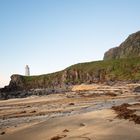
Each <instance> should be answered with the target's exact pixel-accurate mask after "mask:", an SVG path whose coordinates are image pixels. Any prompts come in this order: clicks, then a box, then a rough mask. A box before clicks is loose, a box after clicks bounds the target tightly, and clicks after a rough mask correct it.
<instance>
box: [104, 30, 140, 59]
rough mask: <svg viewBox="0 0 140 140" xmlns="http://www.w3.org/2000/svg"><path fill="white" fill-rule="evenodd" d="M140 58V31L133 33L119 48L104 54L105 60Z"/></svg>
mask: <svg viewBox="0 0 140 140" xmlns="http://www.w3.org/2000/svg"><path fill="white" fill-rule="evenodd" d="M133 57H140V31H138V32H136V33H133V34H131V35H129V36H128V38H127V39H126V40H125V41H124V42H123V43H122V44H121V45H120V46H119V47H115V48H112V49H110V50H109V51H107V52H106V53H105V54H104V60H109V59H120V58H133Z"/></svg>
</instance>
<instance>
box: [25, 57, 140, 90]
mask: <svg viewBox="0 0 140 140" xmlns="http://www.w3.org/2000/svg"><path fill="white" fill-rule="evenodd" d="M64 71H67V73H68V75H70V74H71V72H72V71H78V72H79V73H80V75H86V74H89V75H93V76H94V75H96V76H97V77H98V76H99V73H102V76H103V77H104V78H105V79H106V80H140V57H137V58H127V59H116V60H104V61H94V62H88V63H79V64H76V65H73V66H70V67H68V68H66V69H65V70H63V71H60V72H56V73H52V74H45V75H39V76H29V77H26V76H24V77H23V79H24V82H25V83H28V84H27V85H29V84H30V85H31V84H32V83H34V85H35V84H36V85H37V86H39V87H42V86H44V85H55V84H56V85H57V84H60V83H61V82H62V76H63V74H64ZM83 77H84V76H83ZM83 79H84V78H83ZM83 79H76V80H77V81H75V83H76V82H77V83H78V81H80V80H81V81H80V83H82V82H84V81H82V80H83ZM72 80H73V78H71V76H68V77H67V82H72Z"/></svg>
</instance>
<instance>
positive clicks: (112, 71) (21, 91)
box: [0, 31, 140, 99]
mask: <svg viewBox="0 0 140 140" xmlns="http://www.w3.org/2000/svg"><path fill="white" fill-rule="evenodd" d="M132 57H133V59H132ZM118 58H119V59H118ZM104 59H105V60H106V61H96V62H88V63H80V64H76V65H73V66H70V67H68V68H66V69H65V70H62V71H59V72H56V73H51V74H46V75H38V76H22V75H12V76H11V81H10V84H9V85H8V86H6V87H5V88H3V89H0V98H4V99H8V98H15V97H26V96H29V95H45V94H50V93H55V92H63V91H68V90H69V89H70V87H71V86H72V85H76V84H81V83H84V84H86V83H87V84H90V83H112V82H116V81H131V82H132V81H133V82H138V81H140V31H139V32H137V33H135V34H132V35H130V36H129V37H128V38H127V39H126V41H124V42H123V43H122V44H121V45H120V46H119V47H116V48H113V49H110V50H109V51H108V52H106V53H105V56H104ZM38 89H39V90H38ZM40 89H41V90H40ZM42 89H43V90H42Z"/></svg>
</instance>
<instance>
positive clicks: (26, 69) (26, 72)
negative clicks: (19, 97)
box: [25, 65, 30, 76]
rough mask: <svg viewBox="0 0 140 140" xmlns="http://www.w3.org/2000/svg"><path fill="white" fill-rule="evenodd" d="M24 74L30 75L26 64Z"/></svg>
mask: <svg viewBox="0 0 140 140" xmlns="http://www.w3.org/2000/svg"><path fill="white" fill-rule="evenodd" d="M25 76H30V68H29V66H28V65H26V67H25Z"/></svg>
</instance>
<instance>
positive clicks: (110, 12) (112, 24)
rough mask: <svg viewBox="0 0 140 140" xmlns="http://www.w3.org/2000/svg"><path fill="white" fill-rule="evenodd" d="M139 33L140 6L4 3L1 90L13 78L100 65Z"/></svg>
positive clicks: (100, 0) (104, 1)
mask: <svg viewBox="0 0 140 140" xmlns="http://www.w3.org/2000/svg"><path fill="white" fill-rule="evenodd" d="M138 30H140V0H0V62H1V63H0V87H3V86H4V85H7V84H8V83H9V81H10V76H11V75H12V74H21V75H24V74H25V65H26V64H28V65H29V67H30V72H31V75H40V74H47V73H51V72H55V71H59V70H62V69H64V68H66V67H68V66H70V65H73V64H76V63H81V62H87V61H96V60H102V59H103V55H104V52H105V51H107V50H108V49H109V48H112V47H116V46H119V45H120V43H121V42H123V41H124V40H125V39H126V38H127V37H128V35H130V34H131V33H134V32H137V31H138Z"/></svg>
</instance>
